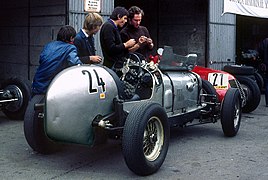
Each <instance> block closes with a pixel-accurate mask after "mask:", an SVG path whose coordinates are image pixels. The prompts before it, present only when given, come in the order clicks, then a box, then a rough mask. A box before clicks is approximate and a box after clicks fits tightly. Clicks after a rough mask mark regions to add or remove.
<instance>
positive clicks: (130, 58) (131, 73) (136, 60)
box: [121, 53, 145, 80]
mask: <svg viewBox="0 0 268 180" xmlns="http://www.w3.org/2000/svg"><path fill="white" fill-rule="evenodd" d="M140 57H143V55H142V54H140V53H129V54H128V55H127V57H126V62H125V63H124V65H123V68H122V76H121V80H125V79H127V80H138V78H139V75H140V73H141V70H142V68H141V65H142V63H141V58H140ZM143 58H144V57H143ZM144 59H145V58H144ZM132 64H133V65H136V66H131V68H130V67H129V65H132Z"/></svg>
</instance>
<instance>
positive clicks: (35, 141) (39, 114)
mask: <svg viewBox="0 0 268 180" xmlns="http://www.w3.org/2000/svg"><path fill="white" fill-rule="evenodd" d="M178 61H180V66H177V64H176V62H178ZM195 61H196V55H188V56H185V57H184V56H179V55H176V54H174V53H173V50H172V48H171V47H165V48H164V52H163V55H162V59H161V62H160V64H159V65H158V64H157V63H156V64H155V63H152V62H151V63H146V62H145V61H144V60H143V58H140V56H139V55H137V54H130V55H129V56H128V57H127V58H126V61H125V63H124V67H123V68H122V69H121V71H119V72H117V74H116V73H115V72H114V71H112V70H111V69H109V68H107V67H104V66H101V65H93V64H92V65H78V66H73V67H70V68H67V69H65V70H63V71H62V72H60V73H59V74H58V75H57V76H56V77H55V78H54V79H53V81H52V82H51V84H50V86H49V88H48V91H47V93H46V94H45V95H35V96H34V97H33V98H32V99H31V101H30V103H29V105H28V108H27V111H26V114H25V118H24V133H25V137H26V140H27V142H28V144H29V145H30V147H31V148H32V149H33V150H34V151H37V152H39V153H44V154H46V153H52V152H53V151H55V150H57V148H58V146H60V143H75V144H81V145H87V146H93V145H95V144H97V143H100V142H102V141H105V139H107V138H117V139H119V140H121V141H122V152H123V156H124V159H125V162H126V164H127V166H128V168H129V169H130V170H131V171H133V172H134V173H136V174H137V175H142V176H145V175H150V174H153V173H155V172H156V171H157V170H158V169H159V168H160V167H161V165H162V163H163V162H164V160H165V157H166V154H167V151H168V147H169V137H170V128H171V127H174V126H181V127H184V126H186V125H187V124H188V123H189V124H191V125H195V124H203V123H215V122H217V120H219V119H220V122H221V125H222V130H223V133H224V135H225V136H227V137H233V136H235V135H236V134H237V133H238V130H239V127H240V122H241V111H242V110H241V103H242V101H241V94H240V92H239V90H238V89H237V88H229V89H228V90H227V92H226V94H225V96H224V99H223V100H222V102H219V101H218V100H217V98H216V91H215V89H214V87H213V86H212V85H211V84H210V83H206V84H207V85H208V86H209V88H210V89H209V92H211V93H203V84H204V83H203V82H205V80H202V79H201V78H200V76H199V75H198V74H196V73H194V72H192V71H191V69H192V68H193V67H194V64H195ZM120 74H121V75H120Z"/></svg>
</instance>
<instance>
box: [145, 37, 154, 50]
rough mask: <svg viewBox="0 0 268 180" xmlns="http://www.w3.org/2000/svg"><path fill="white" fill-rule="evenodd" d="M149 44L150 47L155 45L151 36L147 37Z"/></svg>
mask: <svg viewBox="0 0 268 180" xmlns="http://www.w3.org/2000/svg"><path fill="white" fill-rule="evenodd" d="M146 42H147V44H148V45H149V47H150V48H153V47H154V44H153V40H152V39H151V38H147V39H146Z"/></svg>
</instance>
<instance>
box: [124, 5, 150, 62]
mask: <svg viewBox="0 0 268 180" xmlns="http://www.w3.org/2000/svg"><path fill="white" fill-rule="evenodd" d="M128 13H129V16H128V25H127V26H126V27H124V28H123V29H122V30H121V32H120V34H121V38H122V41H123V42H126V41H128V40H129V39H135V41H136V42H137V43H136V44H135V45H134V46H133V47H131V48H129V51H130V52H138V53H140V54H142V55H143V56H144V57H145V58H147V59H148V57H149V55H150V54H149V53H150V52H151V50H152V49H153V47H154V44H153V41H152V39H151V37H150V34H149V31H148V30H147V28H146V27H145V26H141V25H140V23H141V20H142V17H143V16H144V12H143V10H142V9H140V8H139V7H137V6H132V7H131V8H129V10H128Z"/></svg>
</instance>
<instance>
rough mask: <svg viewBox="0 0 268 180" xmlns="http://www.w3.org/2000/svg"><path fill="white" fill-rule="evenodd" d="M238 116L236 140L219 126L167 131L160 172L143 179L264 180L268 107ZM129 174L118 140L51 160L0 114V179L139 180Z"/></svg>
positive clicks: (67, 150) (267, 174) (19, 125)
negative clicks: (239, 118) (166, 143)
mask: <svg viewBox="0 0 268 180" xmlns="http://www.w3.org/2000/svg"><path fill="white" fill-rule="evenodd" d="M263 99H264V97H262V102H261V103H260V105H259V107H258V109H257V110H255V111H254V112H252V113H249V114H243V118H242V123H241V127H240V131H239V133H238V135H237V136H236V137H234V138H226V137H224V136H223V133H222V130H221V126H220V123H219V122H218V123H216V124H207V125H200V126H192V127H187V128H184V129H180V128H178V129H172V133H171V143H170V147H169V152H168V155H167V157H166V160H165V162H164V164H163V165H162V167H161V169H160V170H159V171H158V172H157V173H156V174H154V175H151V176H148V177H144V178H143V179H154V180H155V179H172V180H173V179H178V180H189V179H190V180H197V179H198V180H203V179H204V180H210V179H213V180H214V179H218V180H226V179H230V180H236V179H239V180H252V179H258V180H267V179H268V108H266V107H264V102H263ZM140 178H141V177H138V176H136V175H134V174H133V173H132V172H131V171H129V170H128V168H127V166H126V165H125V163H124V159H123V156H122V154H121V146H120V142H118V141H110V142H109V143H107V144H105V145H102V146H97V147H94V148H88V147H84V146H83V147H82V146H77V145H66V146H65V147H64V148H63V149H62V151H60V152H57V153H55V154H52V155H41V154H37V153H35V152H33V151H32V150H31V148H30V147H29V146H28V144H27V142H26V140H25V138H24V134H23V121H12V120H8V119H7V118H6V117H5V116H4V115H3V114H2V113H0V179H27V180H31V179H38V180H41V179H140Z"/></svg>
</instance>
